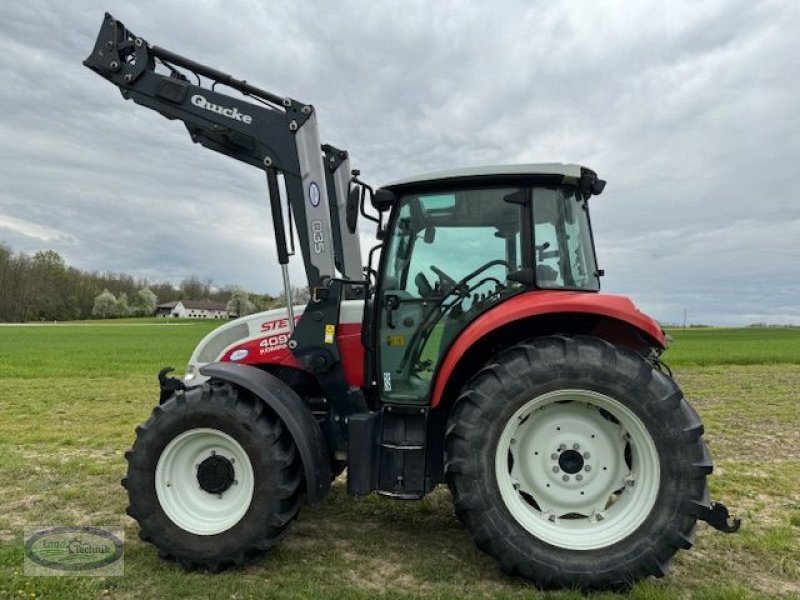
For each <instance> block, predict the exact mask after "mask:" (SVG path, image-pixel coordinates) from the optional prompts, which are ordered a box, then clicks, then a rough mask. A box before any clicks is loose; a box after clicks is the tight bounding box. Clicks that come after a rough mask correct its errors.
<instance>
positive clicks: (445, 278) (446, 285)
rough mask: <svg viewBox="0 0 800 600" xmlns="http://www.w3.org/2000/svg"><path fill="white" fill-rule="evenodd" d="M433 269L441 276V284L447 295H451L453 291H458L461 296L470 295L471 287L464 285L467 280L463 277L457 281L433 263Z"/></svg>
mask: <svg viewBox="0 0 800 600" xmlns="http://www.w3.org/2000/svg"><path fill="white" fill-rule="evenodd" d="M431 271H433V272H434V273H436V275H437V277H439V285H441V286H442V291H443V292H444V295H445V296H449V295H450V294H452V293H453V292H458V294H459V295H461V296H469V287H468V286H465V285H464V283H465V281H464V280H463V279H462V280H461V281H456V280H455V279H453V278H452V277H450V275H448V274H447V273H445V272H444V271H442V270H441V269H440V268H439V267H437V266H436V265H431Z"/></svg>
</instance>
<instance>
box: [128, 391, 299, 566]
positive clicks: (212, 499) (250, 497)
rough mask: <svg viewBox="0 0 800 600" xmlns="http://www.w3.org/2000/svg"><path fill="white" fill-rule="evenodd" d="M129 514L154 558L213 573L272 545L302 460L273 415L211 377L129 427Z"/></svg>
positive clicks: (293, 512)
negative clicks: (131, 435)
mask: <svg viewBox="0 0 800 600" xmlns="http://www.w3.org/2000/svg"><path fill="white" fill-rule="evenodd" d="M125 457H126V459H127V461H128V475H127V477H126V478H125V479H123V480H122V485H123V486H124V487H125V488H126V489H127V490H128V497H129V500H130V505H129V506H128V510H127V512H128V514H129V515H130V516H131V517H133V518H134V519H136V520H137V521H138V522H139V526H140V532H139V536H140V537H141V538H142V539H143V540H145V541H147V542H150V543H152V544H154V545H155V546H156V547H158V551H159V556H160V557H161V558H165V559H174V560H176V561H178V562H179V563H180V564H181V565H182V566H184V567H185V568H187V569H191V568H197V567H204V568H208V569H210V570H212V571H220V570H222V569H224V568H226V567H229V566H232V565H239V564H241V563H243V562H244V561H245V560H246V559H248V558H250V557H253V556H255V555H257V554H259V553H261V552H263V551H265V550H267V549H269V548H271V547H272V546H274V545H275V544H277V543H278V542H279V541H280V539H281V538H282V537H283V535H284V534H285V533H286V532H287V529H288V527H289V525H290V524H291V522H292V521H293V520H294V519H295V517H296V516H297V513H298V510H299V508H300V504H301V500H302V496H303V470H302V464H301V461H300V458H299V455H298V453H297V450H296V448H295V443H294V441H293V439H292V437H291V435H290V434H289V432H288V430H287V429H286V428H285V427H284V425H283V423H282V422H281V421H280V419H278V417H277V416H276V415H275V414H274V413H273V412H272V411H271V410H269V409H268V408H267V407H265V405H264V403H263V402H261V401H260V400H259V399H257V398H253V397H252V396H250V395H249V394H246V393H240V392H239V390H238V389H237V388H235V387H234V386H232V385H230V384H227V383H223V382H219V381H214V380H212V381H211V382H210V383H206V384H204V385H202V386H197V387H194V388H190V389H188V390H186V391H178V392H176V394H175V395H174V396H173V397H172V398H171V399H169V400H168V401H167V402H165V403H164V404H162V405H160V406H156V407H155V409H154V410H153V413H152V415H151V416H150V418H149V419H148V421H147V422H146V423H144V424H143V425H140V426H139V427H137V428H136V441H135V443H134V445H133V448H132V449H131V450H129V451H128V452H127V453H126V454H125Z"/></svg>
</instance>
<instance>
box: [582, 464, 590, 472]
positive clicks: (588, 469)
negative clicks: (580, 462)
mask: <svg viewBox="0 0 800 600" xmlns="http://www.w3.org/2000/svg"><path fill="white" fill-rule="evenodd" d="M583 470H584V471H586V472H587V473H588V472H589V471H591V470H592V465H586V466H585V467H583Z"/></svg>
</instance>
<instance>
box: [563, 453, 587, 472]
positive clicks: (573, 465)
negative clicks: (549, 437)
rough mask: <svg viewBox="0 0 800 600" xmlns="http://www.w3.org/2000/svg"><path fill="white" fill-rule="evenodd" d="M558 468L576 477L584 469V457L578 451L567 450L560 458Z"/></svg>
mask: <svg viewBox="0 0 800 600" xmlns="http://www.w3.org/2000/svg"><path fill="white" fill-rule="evenodd" d="M558 466H559V467H561V470H562V471H564V473H567V474H569V475H574V474H575V473H577V472H578V471H580V470H581V469H583V456H581V453H580V452H578V451H577V450H565V451H564V452H562V453H561V454H560V455H559V457H558Z"/></svg>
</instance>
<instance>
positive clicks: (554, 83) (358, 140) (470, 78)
mask: <svg viewBox="0 0 800 600" xmlns="http://www.w3.org/2000/svg"><path fill="white" fill-rule="evenodd" d="M106 10H108V11H109V12H111V13H112V14H114V16H115V17H117V18H118V19H120V20H121V21H123V22H124V23H125V25H126V26H127V27H128V28H129V29H131V30H132V31H134V32H135V33H137V34H138V35H141V36H142V37H144V38H145V39H146V40H147V41H148V42H150V43H152V44H157V45H160V46H164V47H166V48H169V49H171V50H173V51H175V52H178V53H180V54H183V55H185V56H189V57H192V58H194V59H196V60H198V61H200V62H204V63H206V64H210V65H213V66H215V67H217V68H219V69H221V70H224V71H227V72H230V73H232V74H233V75H235V76H237V77H239V78H243V79H247V80H248V81H250V82H252V83H254V84H256V85H259V86H260V87H265V88H267V89H270V90H272V91H274V92H276V93H278V94H280V95H287V96H292V97H294V98H298V99H300V100H303V101H306V102H310V103H312V104H314V105H315V106H316V108H317V111H318V115H319V119H320V127H321V131H322V137H323V139H324V140H326V141H328V142H330V143H333V144H334V145H337V146H339V147H343V148H347V149H348V150H349V151H350V154H351V157H352V159H353V163H354V166H357V167H359V168H360V169H361V170H362V173H363V176H364V178H366V179H367V180H369V181H371V182H373V183H375V184H381V183H385V182H388V181H390V180H392V179H395V178H398V177H401V176H404V175H409V174H413V173H416V172H420V171H430V170H436V169H445V168H450V167H455V166H471V165H479V164H490V163H515V162H552V161H564V162H577V163H583V164H586V165H588V166H590V167H592V168H594V169H595V170H596V171H597V172H598V173H599V174H600V176H601V177H603V178H605V179H607V180H608V182H609V183H608V186H607V187H606V191H605V193H604V194H603V195H602V196H600V197H599V198H596V199H594V200H593V201H592V202H593V207H592V208H593V222H594V226H595V237H596V243H597V247H598V253H599V256H600V265H601V267H603V268H605V270H606V277H605V279H604V290H605V291H608V292H612V293H623V294H627V295H630V296H632V297H633V298H634V300H636V302H637V303H638V304H639V306H640V307H641V308H642V309H643V310H645V311H646V312H649V313H651V314H652V315H653V316H655V317H656V318H658V319H661V320H666V321H675V322H677V321H680V320H682V318H683V311H684V308H685V309H687V310H688V315H689V321H690V322H704V323H714V324H748V323H752V322H755V321H768V322H773V323H795V324H800V266H799V265H800V177H799V176H798V163H800V79H798V75H800V36H799V35H798V31H800V3H798V2H795V1H793V0H785V1H783V2H779V1H760V2H753V1H752V0H745V1H734V0H729V1H709V2H696V1H695V2H677V1H670V2H646V1H637V2H635V3H633V2H624V3H623V2H599V1H596V0H592V1H586V2H577V1H573V2H492V3H488V2H480V3H479V2H472V3H466V2H464V3H458V2H430V1H425V2H403V3H398V2H392V3H388V2H387V3H379V2H347V1H337V2H305V1H304V2H296V1H293V2H271V1H266V0H260V1H256V0H251V1H244V0H227V1H225V2H221V1H220V2H202V1H193V2H155V1H152V0H140V1H138V2H136V3H130V2H115V1H112V0H106V1H105V2H101V3H97V2H90V1H85V0H74V1H72V2H56V1H55V0H52V1H50V2H47V1H41V0H26V1H25V2H5V3H3V5H2V7H0V47H2V49H3V52H2V53H0V82H2V85H0V110H1V112H2V118H0V241H4V242H5V243H7V244H9V245H11V246H12V247H13V248H14V249H15V250H21V251H25V252H33V251H35V250H39V249H45V248H52V249H54V250H57V251H58V252H60V253H61V254H62V255H63V256H64V257H65V259H66V260H67V262H68V263H70V264H72V265H75V266H77V267H80V268H83V269H88V270H101V271H105V270H111V271H127V272H130V273H134V274H136V275H139V276H147V277H150V278H152V279H158V280H161V279H167V280H172V281H176V282H177V281H180V279H182V278H184V277H186V276H187V275H190V274H197V275H199V276H201V277H203V278H206V277H210V278H212V279H213V280H214V283H215V284H216V285H220V286H221V285H226V284H241V285H244V286H246V287H248V288H250V289H252V290H258V291H264V292H272V293H277V292H278V291H279V289H280V274H279V270H278V269H277V261H276V257H275V251H274V244H273V242H272V240H271V235H270V231H271V229H272V226H271V223H270V220H269V215H268V207H267V202H266V200H265V190H264V183H263V174H262V173H261V172H260V171H257V170H255V169H252V168H250V167H246V166H244V165H242V164H239V163H236V162H235V161H232V160H230V159H227V158H225V157H222V156H219V155H216V154H215V153H213V152H209V151H207V150H204V149H202V148H201V147H199V146H196V145H194V144H192V143H191V142H190V140H189V138H188V136H187V134H186V131H185V129H184V127H183V125H182V124H181V123H177V122H170V121H167V120H165V119H164V118H163V117H161V116H160V115H158V114H156V113H154V112H152V111H148V110H146V109H144V108H142V107H139V106H135V105H133V104H132V103H130V102H125V101H123V99H122V97H121V96H120V94H119V92H118V90H117V89H116V88H115V87H113V86H112V85H110V84H109V83H108V82H106V81H105V80H103V79H101V78H100V77H98V76H97V75H95V74H93V73H92V72H90V71H89V70H87V69H86V68H84V67H83V66H82V65H81V61H82V60H83V59H84V58H85V57H86V56H87V55H88V54H89V52H90V51H91V49H92V47H93V44H94V40H95V37H96V35H97V31H98V29H99V26H100V22H101V20H102V16H103V13H104V12H105V11H106ZM368 233H369V232H368V230H367V229H366V228H365V230H364V234H363V236H364V238H365V239H364V244H365V245H368V244H369V242H370V240H369V239H366V238H367V234H368ZM293 273H294V282H296V283H300V280H301V278H302V276H301V274H302V269H301V266H300V265H299V264H294V265H293Z"/></svg>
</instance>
